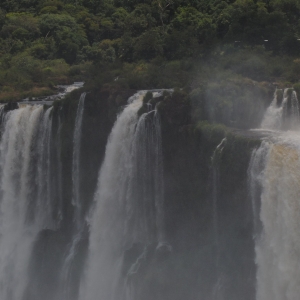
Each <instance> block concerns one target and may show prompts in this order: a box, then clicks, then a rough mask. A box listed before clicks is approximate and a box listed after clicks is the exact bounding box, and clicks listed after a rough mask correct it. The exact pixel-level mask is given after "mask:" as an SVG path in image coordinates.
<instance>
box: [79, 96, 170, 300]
mask: <svg viewBox="0 0 300 300" xmlns="http://www.w3.org/2000/svg"><path fill="white" fill-rule="evenodd" d="M145 94H146V91H140V92H138V93H136V94H135V95H134V96H132V97H131V98H130V99H129V104H128V105H127V106H126V108H125V109H124V110H123V112H122V113H121V114H120V115H119V116H118V119H117V121H116V122H115V124H114V127H113V129H112V131H111V134H110V137H109V140H108V143H107V146H106V154H105V159H104V162H103V164H102V167H101V170H100V173H99V179H98V187H97V191H96V194H95V208H94V209H93V210H94V212H93V215H92V218H91V229H90V245H89V258H88V265H87V276H86V279H85V282H84V284H83V288H82V289H81V299H82V300H94V299H97V298H99V299H106V300H113V299H114V300H115V299H124V300H125V299H128V300H129V299H130V300H133V299H135V298H136V293H137V290H136V289H135V282H138V281H139V280H140V278H139V277H140V276H142V275H140V274H139V269H140V268H141V266H142V265H143V264H145V261H146V260H147V257H148V256H149V251H150V248H151V247H152V246H156V251H160V249H162V248H164V247H168V246H167V244H166V241H165V237H164V220H163V218H164V213H163V211H164V210H163V198H164V195H163V167H162V148H161V136H160V122H159V115H158V113H157V112H156V111H155V110H154V111H150V112H148V113H145V114H143V115H142V116H141V117H140V118H138V111H139V109H140V108H141V106H142V100H143V97H144V95H145Z"/></svg>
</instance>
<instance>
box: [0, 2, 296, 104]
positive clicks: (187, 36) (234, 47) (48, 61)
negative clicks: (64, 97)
mask: <svg viewBox="0 0 300 300" xmlns="http://www.w3.org/2000/svg"><path fill="white" fill-rule="evenodd" d="M0 64H1V69H0V99H2V100H3V99H9V98H14V97H18V96H19V95H21V93H22V92H24V91H26V92H27V93H28V91H30V93H31V94H39V93H50V92H51V88H52V87H53V86H54V85H56V84H58V83H67V82H69V81H72V80H73V81H74V80H85V81H87V82H90V84H91V85H102V84H104V83H108V82H116V78H117V79H118V84H121V85H124V86H127V87H129V88H145V87H158V86H164V87H171V86H172V87H174V86H178V87H184V86H186V85H189V86H190V85H192V83H193V82H195V81H199V80H200V81H201V80H204V81H205V78H207V77H209V76H212V74H213V72H221V73H222V72H226V73H228V72H230V73H233V74H235V75H237V76H244V77H247V78H250V79H252V80H257V81H264V80H269V81H278V80H279V81H280V80H283V81H288V82H292V83H295V82H298V81H299V79H300V75H299V74H300V73H299V71H300V2H299V1H298V0H264V1H255V0H236V1H234V0H226V1H220V0H210V1H208V0H198V1H197V0H184V1H182V0H142V1H141V0H126V1H124V0H115V1H111V0H102V1H98V0H77V1H67V0H65V1H58V0H3V1H1V3H0Z"/></svg>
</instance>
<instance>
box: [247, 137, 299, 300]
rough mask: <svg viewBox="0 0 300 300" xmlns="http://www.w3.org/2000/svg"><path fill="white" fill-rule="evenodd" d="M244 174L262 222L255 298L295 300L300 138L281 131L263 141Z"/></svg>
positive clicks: (296, 292) (296, 294)
mask: <svg viewBox="0 0 300 300" xmlns="http://www.w3.org/2000/svg"><path fill="white" fill-rule="evenodd" d="M249 172H250V174H251V177H250V182H251V185H250V187H251V195H252V201H253V202H252V203H253V211H254V215H255V219H256V218H257V219H258V221H259V222H261V224H262V228H260V227H257V228H260V229H259V232H258V235H257V237H256V247H255V250H256V263H257V296H256V299H257V300H269V299H273V300H298V299H299V295H300V238H299V231H300V198H299V195H300V184H299V183H300V134H299V133H295V132H294V133H292V132H285V133H283V134H281V135H277V136H276V137H273V138H272V139H271V140H269V141H265V142H263V143H262V145H261V146H260V148H259V149H257V150H256V151H254V153H253V156H252V160H251V165H250V168H249ZM258 191H260V192H259V193H258ZM257 196H258V197H259V198H258V199H257ZM259 202H260V206H261V207H260V213H259V216H256V213H257V211H259V210H258V208H257V203H259ZM258 221H256V223H257V222H258Z"/></svg>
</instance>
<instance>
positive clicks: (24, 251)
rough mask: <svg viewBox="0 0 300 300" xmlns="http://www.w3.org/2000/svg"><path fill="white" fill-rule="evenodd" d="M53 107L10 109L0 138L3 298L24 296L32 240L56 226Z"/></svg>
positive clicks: (0, 287)
mask: <svg viewBox="0 0 300 300" xmlns="http://www.w3.org/2000/svg"><path fill="white" fill-rule="evenodd" d="M51 111H52V108H50V109H47V110H46V112H44V108H43V107H42V106H39V105H36V106H24V107H22V108H19V109H16V110H13V111H10V112H8V113H6V115H5V117H4V129H3V134H2V139H1V143H0V191H1V204H0V209H1V215H0V216H1V218H0V220H1V222H0V249H1V251H0V298H1V299H3V300H10V299H13V300H23V299H24V294H25V292H26V288H27V285H28V282H29V279H28V267H29V261H30V257H31V252H32V249H33V245H34V242H35V240H36V238H37V235H38V234H39V232H40V231H41V230H43V229H47V228H54V227H55V219H54V218H53V213H52V212H53V210H52V209H53V207H52V202H51V175H50V168H49V167H50V139H51V124H52V118H51Z"/></svg>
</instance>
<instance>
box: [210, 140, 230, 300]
mask: <svg viewBox="0 0 300 300" xmlns="http://www.w3.org/2000/svg"><path fill="white" fill-rule="evenodd" d="M226 141H227V140H226V138H224V139H222V141H221V142H220V144H219V145H218V146H217V147H216V149H215V151H214V153H213V156H212V158H211V161H212V200H213V201H212V203H213V217H212V219H213V231H214V234H213V236H214V244H215V249H216V250H215V253H216V254H215V269H216V283H215V285H214V288H213V295H212V297H213V298H212V299H214V300H222V299H223V294H222V288H223V284H222V275H221V274H220V266H219V265H220V241H219V220H218V198H219V194H220V170H219V163H220V159H221V157H222V152H223V150H224V147H225V145H226Z"/></svg>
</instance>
